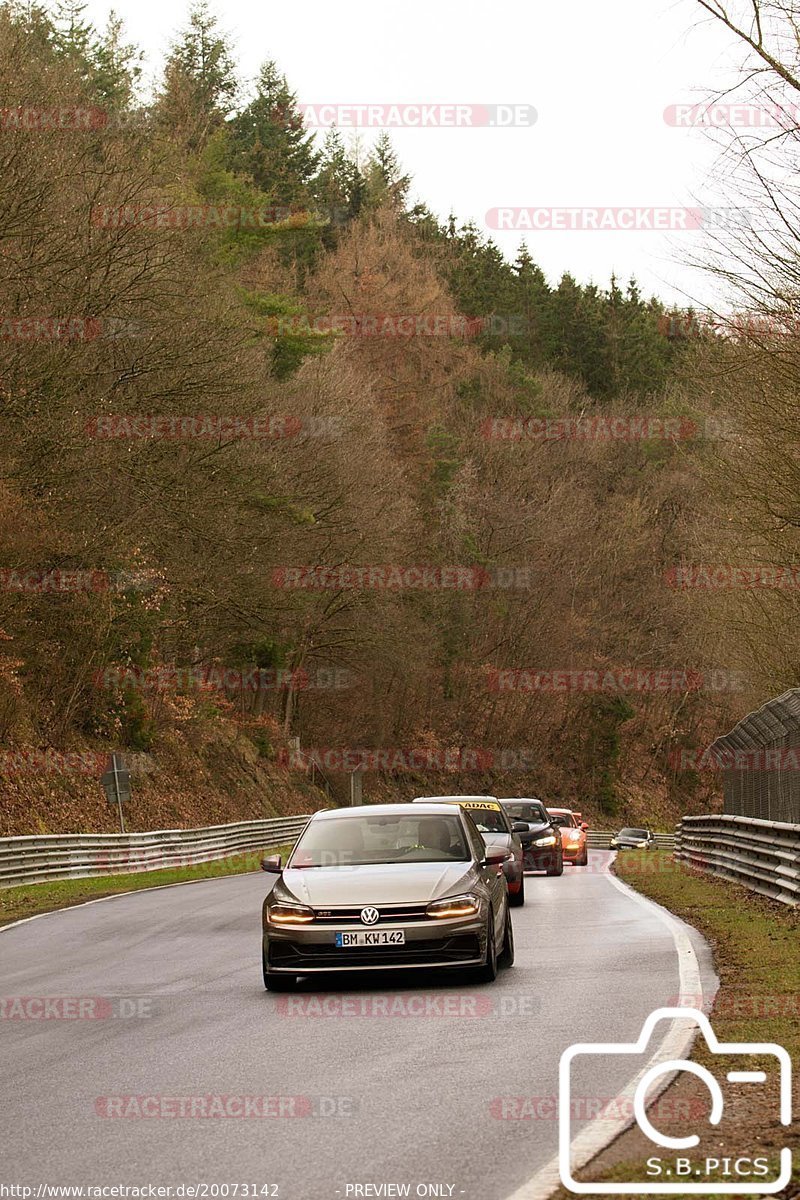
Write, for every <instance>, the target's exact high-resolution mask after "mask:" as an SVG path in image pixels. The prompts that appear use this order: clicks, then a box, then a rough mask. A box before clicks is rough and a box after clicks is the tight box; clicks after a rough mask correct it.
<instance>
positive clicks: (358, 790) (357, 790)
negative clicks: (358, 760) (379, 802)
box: [350, 769, 364, 807]
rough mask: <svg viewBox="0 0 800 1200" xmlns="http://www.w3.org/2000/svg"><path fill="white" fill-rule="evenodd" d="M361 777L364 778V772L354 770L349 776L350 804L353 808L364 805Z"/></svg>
mask: <svg viewBox="0 0 800 1200" xmlns="http://www.w3.org/2000/svg"><path fill="white" fill-rule="evenodd" d="M363 777H364V772H363V771H362V770H360V769H356V770H355V771H353V772H352V773H351V775H350V804H351V806H353V807H356V806H358V805H361V804H363V803H364V799H363V791H362V786H361V785H362V780H363Z"/></svg>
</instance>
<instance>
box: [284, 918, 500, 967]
mask: <svg viewBox="0 0 800 1200" xmlns="http://www.w3.org/2000/svg"><path fill="white" fill-rule="evenodd" d="M363 928H364V926H363V925H354V924H353V923H352V922H350V921H347V922H341V923H339V924H337V923H336V921H335V920H333V921H331V920H326V921H325V922H322V921H320V922H319V923H316V922H314V923H313V924H312V925H304V926H298V927H291V928H287V927H286V926H284V927H282V928H280V929H276V928H273V926H268V927H265V928H264V932H263V945H264V962H265V965H266V967H267V970H269V971H270V972H275V973H276V974H278V973H280V974H287V975H306V974H309V975H311V974H319V973H322V972H327V971H331V972H334V971H385V970H387V969H392V970H394V969H396V968H397V969H403V968H405V969H407V970H410V969H413V968H415V967H416V968H417V969H419V968H421V967H466V966H479V965H480V964H481V963H483V962H484V961H485V959H486V916H485V914H484V913H483V912H481V913H479V914H478V915H477V916H474V917H468V918H457V919H449V918H443V919H440V920H436V919H434V920H426V921H413V922H408V923H407V924H404V922H403V920H402V919H397V920H391V921H382V922H380V923H379V924H378V925H374V926H372V928H373V929H376V930H380V929H403V930H404V932H405V935H406V940H405V944H404V945H402V946H347V947H339V946H337V945H336V933H337V932H342V931H346V932H353V931H354V930H356V929H363Z"/></svg>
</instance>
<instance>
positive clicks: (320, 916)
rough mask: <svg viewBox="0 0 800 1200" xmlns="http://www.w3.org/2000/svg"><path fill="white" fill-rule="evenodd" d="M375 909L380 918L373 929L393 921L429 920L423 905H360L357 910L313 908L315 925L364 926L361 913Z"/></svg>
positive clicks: (425, 907) (372, 926) (337, 926)
mask: <svg viewBox="0 0 800 1200" xmlns="http://www.w3.org/2000/svg"><path fill="white" fill-rule="evenodd" d="M372 907H374V908H377V910H378V912H379V914H380V916H379V917H378V920H377V921H376V923H375V925H371V926H370V928H371V929H374V928H375V927H376V926H379V925H390V924H391V923H392V922H393V921H402V922H404V923H405V922H408V921H426V920H429V917H428V913H427V905H425V904H375V905H367V904H360V905H359V906H358V907H357V908H315V909H314V914H315V916H316V918H317V919H316V922H315V924H318V925H335V926H336V928H337V929H338V928H339V926H340V925H359V926H362V927H363V925H364V922H363V921H362V920H361V913H362V910H363V909H364V908H372Z"/></svg>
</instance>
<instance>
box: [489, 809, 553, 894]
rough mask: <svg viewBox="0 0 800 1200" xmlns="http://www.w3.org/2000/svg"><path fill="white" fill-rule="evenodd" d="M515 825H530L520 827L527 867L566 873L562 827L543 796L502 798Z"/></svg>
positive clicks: (548, 871)
mask: <svg viewBox="0 0 800 1200" xmlns="http://www.w3.org/2000/svg"><path fill="white" fill-rule="evenodd" d="M500 803H501V804H502V806H503V808H504V809H505V810H506V812H507V813H508V816H509V818H510V820H511V821H513V822H514V828H515V829H516V828H517V824H518V823H519V825H520V826H521V825H523V824H524V825H527V827H528V832H527V833H523V832H522V830H521V829H520V832H519V840H520V841H521V842H522V855H523V863H524V867H525V870H526V871H546V872H547V874H548V875H562V874H563V873H564V855H563V851H562V846H561V830H560V829H559V827H558V823H557V822H556V821H554V820H553V818H552V817H551V816H550V815H549V813H548V812H547V809H546V808H545V806H544V804H542V802H541V800H533V799H516V800H501V801H500Z"/></svg>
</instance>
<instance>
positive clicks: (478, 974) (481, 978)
mask: <svg viewBox="0 0 800 1200" xmlns="http://www.w3.org/2000/svg"><path fill="white" fill-rule="evenodd" d="M495 979H497V938H496V937H495V932H494V913H493V912H491V911H490V912H489V922H488V925H487V927H486V962H485V963H484V964H483V966H482V967H476V968H475V980H476V982H477V983H494V981H495Z"/></svg>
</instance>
